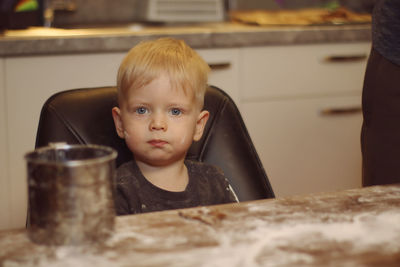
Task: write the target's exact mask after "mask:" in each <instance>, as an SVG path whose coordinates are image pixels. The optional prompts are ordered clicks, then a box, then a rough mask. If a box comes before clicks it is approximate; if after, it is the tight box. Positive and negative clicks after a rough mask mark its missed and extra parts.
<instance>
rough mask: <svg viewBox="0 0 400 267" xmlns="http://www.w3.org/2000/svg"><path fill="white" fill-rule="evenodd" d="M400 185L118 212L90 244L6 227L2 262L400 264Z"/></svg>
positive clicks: (0, 252)
mask: <svg viewBox="0 0 400 267" xmlns="http://www.w3.org/2000/svg"><path fill="white" fill-rule="evenodd" d="M399 207H400V185H393V186H374V187H366V188H362V189H352V190H346V191H340V192H333V193H321V194H314V195H306V196H295V197H288V198H280V199H279V198H278V199H274V200H259V201H250V202H243V203H238V204H227V205H219V206H209V207H198V208H191V209H184V210H171V211H163V212H155V213H147V214H139V215H131V216H120V217H117V218H116V226H115V231H114V234H113V236H112V237H111V238H110V239H109V240H107V241H106V242H104V243H101V244H96V245H90V246H59V247H56V246H45V245H38V244H34V243H32V242H31V241H30V240H29V239H28V237H27V235H26V231H25V230H23V229H21V230H9V231H0V266H98V267H100V266H399V263H400V242H399V240H400V224H399V221H400V209H399Z"/></svg>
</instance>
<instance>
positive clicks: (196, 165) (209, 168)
mask: <svg viewBox="0 0 400 267" xmlns="http://www.w3.org/2000/svg"><path fill="white" fill-rule="evenodd" d="M185 165H186V167H187V168H188V170H189V171H198V172H218V173H221V174H223V172H222V170H221V169H220V168H219V167H217V166H215V165H212V164H209V163H205V162H200V161H194V160H185Z"/></svg>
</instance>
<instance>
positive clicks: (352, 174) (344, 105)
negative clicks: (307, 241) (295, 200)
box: [241, 96, 362, 197]
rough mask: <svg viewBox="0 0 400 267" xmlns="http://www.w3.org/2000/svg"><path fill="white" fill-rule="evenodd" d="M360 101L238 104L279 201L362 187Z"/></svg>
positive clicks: (357, 98) (327, 99)
mask: <svg viewBox="0 0 400 267" xmlns="http://www.w3.org/2000/svg"><path fill="white" fill-rule="evenodd" d="M360 108H361V96H348V97H321V98H309V99H290V100H283V101H268V102H250V103H242V109H241V112H242V114H243V117H244V119H245V123H246V125H247V127H248V130H249V133H250V135H251V138H252V140H253V142H254V144H255V147H256V150H257V152H258V153H259V155H260V158H261V161H262V163H263V165H264V168H265V169H266V172H267V175H268V177H269V179H270V181H271V184H272V187H273V189H274V191H275V194H276V195H277V196H278V197H281V196H288V195H297V194H306V193H315V192H324V191H334V190H341V189H349V188H355V187H360V186H361V149H360V131H361V124H362V115H361V112H360Z"/></svg>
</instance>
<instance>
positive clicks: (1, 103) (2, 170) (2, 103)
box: [0, 59, 10, 229]
mask: <svg viewBox="0 0 400 267" xmlns="http://www.w3.org/2000/svg"><path fill="white" fill-rule="evenodd" d="M4 64H5V61H4V59H0V109H1V111H0V214H1V216H0V229H3V228H5V227H6V226H8V225H9V224H10V208H9V203H10V202H9V197H8V196H9V195H8V191H9V180H8V179H6V177H8V164H7V161H8V159H7V158H8V157H7V151H8V146H7V131H6V130H7V127H6V125H7V123H6V110H7V105H6V104H7V103H6V98H5V97H6V91H5V67H4Z"/></svg>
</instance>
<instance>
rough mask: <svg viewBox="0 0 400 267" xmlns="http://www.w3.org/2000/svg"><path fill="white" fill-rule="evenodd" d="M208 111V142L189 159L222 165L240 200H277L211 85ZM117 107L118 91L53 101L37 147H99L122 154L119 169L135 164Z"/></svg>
mask: <svg viewBox="0 0 400 267" xmlns="http://www.w3.org/2000/svg"><path fill="white" fill-rule="evenodd" d="M204 102H205V103H204V108H205V109H206V110H208V111H209V112H210V118H209V120H208V122H207V125H206V128H205V130H204V134H203V137H202V138H201V140H199V141H198V142H195V143H193V145H192V146H191V148H190V150H189V152H188V154H187V158H189V159H194V160H198V161H202V162H207V163H211V164H214V165H216V166H219V167H220V168H221V169H222V170H223V171H224V173H225V175H226V177H227V178H228V180H229V182H230V183H231V185H232V187H233V189H234V191H235V192H236V194H237V196H238V198H239V200H240V201H246V200H255V199H263V198H273V197H274V192H273V190H272V188H271V185H270V182H269V180H268V177H267V175H266V173H265V171H264V168H263V166H262V164H261V162H260V159H259V157H258V155H257V152H256V150H255V148H254V145H253V143H252V141H251V139H250V136H249V134H248V132H247V129H246V126H245V125H244V122H243V119H242V117H241V115H240V113H239V111H238V109H237V107H236V105H235V103H234V102H233V101H232V99H231V98H230V97H229V96H228V95H227V94H226V93H225V92H223V91H222V90H221V89H219V88H216V87H213V86H210V87H209V89H208V90H207V92H206V96H205V101H204ZM115 106H117V91H116V88H115V87H101V88H83V89H73V90H68V91H63V92H60V93H57V94H55V95H53V96H51V97H50V98H49V99H48V100H47V101H46V103H45V104H44V106H43V108H42V112H41V115H40V121H39V127H38V131H37V137H36V147H42V146H47V145H48V144H49V143H51V142H67V143H68V144H98V145H105V146H110V147H113V148H114V149H115V150H117V151H118V157H117V161H116V164H117V166H119V165H121V163H124V162H126V161H129V160H131V159H132V153H131V152H130V151H129V149H128V148H127V146H126V145H125V142H124V140H123V139H121V138H119V137H118V135H117V133H116V131H115V127H114V122H113V118H112V115H111V109H112V108H113V107H115Z"/></svg>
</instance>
